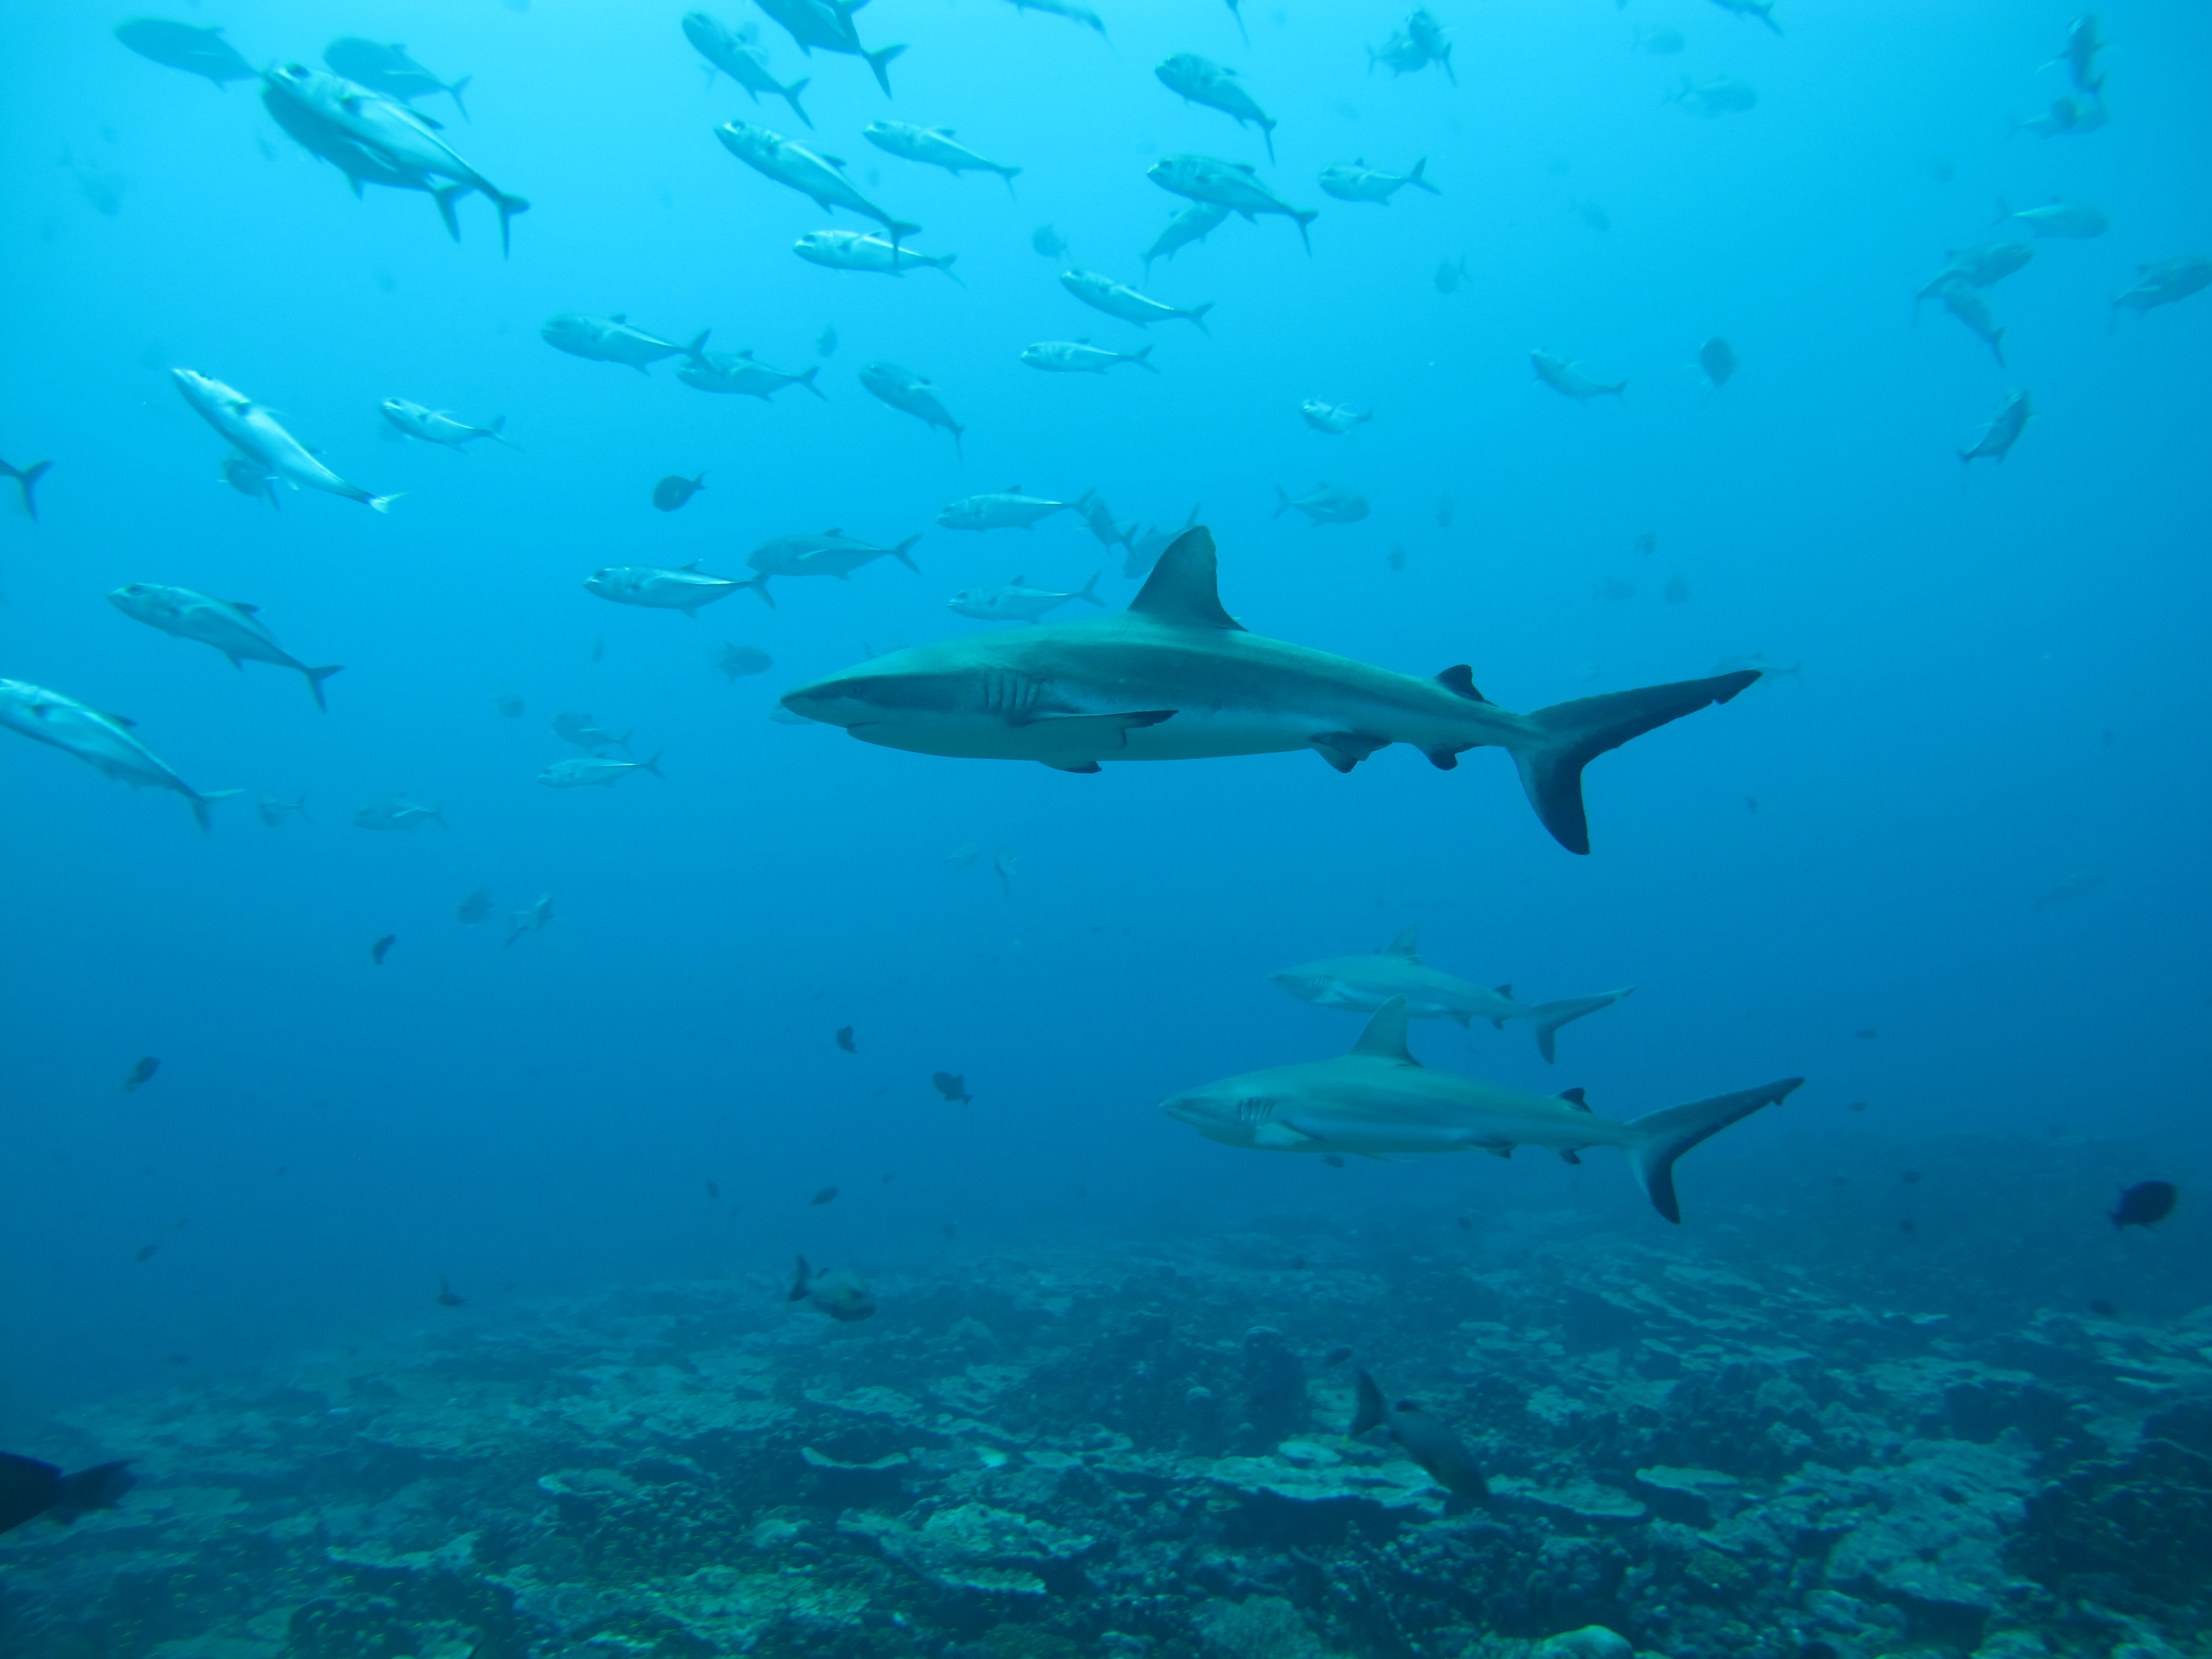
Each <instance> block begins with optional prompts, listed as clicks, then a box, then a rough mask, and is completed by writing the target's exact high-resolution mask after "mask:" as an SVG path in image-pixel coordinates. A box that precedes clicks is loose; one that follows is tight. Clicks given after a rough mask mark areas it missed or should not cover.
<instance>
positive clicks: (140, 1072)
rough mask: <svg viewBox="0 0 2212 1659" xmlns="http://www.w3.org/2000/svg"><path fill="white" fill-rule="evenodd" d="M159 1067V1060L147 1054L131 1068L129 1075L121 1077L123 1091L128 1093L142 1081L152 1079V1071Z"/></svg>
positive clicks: (156, 1070) (158, 1069)
mask: <svg viewBox="0 0 2212 1659" xmlns="http://www.w3.org/2000/svg"><path fill="white" fill-rule="evenodd" d="M160 1070H161V1061H160V1060H156V1059H155V1058H154V1056H153V1055H151V1054H149V1055H147V1056H146V1058H145V1059H143V1060H140V1061H139V1062H138V1063H137V1065H136V1066H132V1067H131V1075H130V1076H129V1077H126V1078H125V1079H123V1092H124V1093H125V1094H126V1095H127V1094H130V1093H131V1092H132V1091H134V1090H136V1089H137V1087H138V1085H140V1084H142V1083H150V1082H152V1081H153V1080H154V1073H156V1072H158V1071H160Z"/></svg>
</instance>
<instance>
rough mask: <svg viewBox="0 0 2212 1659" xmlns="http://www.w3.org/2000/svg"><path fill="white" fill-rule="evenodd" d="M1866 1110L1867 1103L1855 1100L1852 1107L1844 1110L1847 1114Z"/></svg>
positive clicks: (1849, 1106) (1851, 1104)
mask: <svg viewBox="0 0 2212 1659" xmlns="http://www.w3.org/2000/svg"><path fill="white" fill-rule="evenodd" d="M1866 1109H1867V1103H1866V1102H1864V1101H1863V1100H1855V1101H1853V1102H1852V1103H1850V1105H1848V1106H1846V1107H1844V1110H1845V1111H1847V1112H1863V1111H1864V1110H1866Z"/></svg>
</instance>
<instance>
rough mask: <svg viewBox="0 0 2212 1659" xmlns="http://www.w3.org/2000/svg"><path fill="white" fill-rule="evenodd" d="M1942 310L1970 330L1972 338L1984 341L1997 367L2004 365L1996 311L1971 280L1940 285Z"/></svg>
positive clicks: (2002, 341) (2001, 338) (2001, 331)
mask: <svg viewBox="0 0 2212 1659" xmlns="http://www.w3.org/2000/svg"><path fill="white" fill-rule="evenodd" d="M1943 309H1944V310H1946V311H1948V312H1949V313H1951V314H1952V315H1953V316H1954V317H1956V318H1957V319H1959V320H1960V322H1962V323H1964V324H1965V325H1966V326H1967V328H1968V329H1970V330H1972V332H1973V334H1974V335H1975V337H1977V338H1978V339H1979V340H1981V341H1982V342H1983V343H1984V344H1986V345H1987V346H1988V347H1989V349H1990V353H1991V354H1992V355H1993V356H1995V357H1996V360H1997V367H1998V368H2004V367H2005V355H2004V332H2005V331H2004V330H2003V329H2002V328H2000V327H1999V326H1998V325H1997V319H1996V313H1995V312H1993V311H1991V310H1990V302H1989V301H1987V300H1985V299H1984V298H1983V297H1982V291H1981V289H1978V288H1976V287H1975V286H1974V285H1973V284H1972V283H1957V282H1954V283H1945V284H1944V285H1943Z"/></svg>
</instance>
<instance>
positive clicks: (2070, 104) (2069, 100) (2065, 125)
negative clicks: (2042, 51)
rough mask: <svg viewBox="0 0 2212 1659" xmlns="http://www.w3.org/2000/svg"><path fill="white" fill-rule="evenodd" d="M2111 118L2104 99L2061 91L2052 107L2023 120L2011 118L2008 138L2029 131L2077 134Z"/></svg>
mask: <svg viewBox="0 0 2212 1659" xmlns="http://www.w3.org/2000/svg"><path fill="white" fill-rule="evenodd" d="M2111 119H2112V116H2111V114H2110V112H2107V111H2106V108H2105V100H2104V99H2103V98H2102V97H2101V96H2100V95H2098V94H2090V95H2089V96H2088V97H2087V98H2076V97H2075V96H2074V95H2073V94H2071V93H2061V94H2059V95H2058V96H2057V97H2056V98H2054V99H2052V100H2051V107H2050V108H2049V109H2047V110H2045V111H2044V112H2043V113H2042V114H2040V115H2031V116H2028V117H2027V118H2025V119H2023V118H2021V117H2020V116H2017V115H2015V116H2014V117H2013V118H2012V128H2011V131H2008V132H2007V133H2006V135H2005V136H2006V137H2011V136H2012V134H2013V133H2015V132H2032V133H2033V134H2034V135H2035V136H2036V137H2039V138H2065V137H2080V136H2081V135H2082V134H2085V133H2091V132H2094V131H2097V130H2098V129H2099V128H2100V127H2102V126H2104V125H2106V123H2107V122H2108V121H2110V120H2111Z"/></svg>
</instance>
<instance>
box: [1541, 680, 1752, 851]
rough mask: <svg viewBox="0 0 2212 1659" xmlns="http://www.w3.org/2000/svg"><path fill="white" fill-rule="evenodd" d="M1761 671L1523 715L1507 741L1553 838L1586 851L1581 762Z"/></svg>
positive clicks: (1726, 693)
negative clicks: (1517, 733) (1518, 733)
mask: <svg viewBox="0 0 2212 1659" xmlns="http://www.w3.org/2000/svg"><path fill="white" fill-rule="evenodd" d="M1757 678H1759V671H1758V670H1757V669H1755V668H1745V669H1740V670H1738V671H1736V672H1735V673H1733V674H1716V675H1714V676H1712V677H1711V678H1709V679H1702V680H1677V681H1675V682H1674V683H1673V684H1669V685H1647V686H1643V687H1640V688H1639V689H1638V690H1633V691H1610V692H1607V693H1606V694H1604V695H1603V696H1595V697H1578V698H1577V699H1576V700H1575V701H1574V702H1559V703H1553V705H1552V706H1551V707H1550V708H1540V709H1538V710H1537V711H1536V712H1535V713H1534V714H1529V715H1528V716H1526V717H1525V719H1526V722H1527V725H1528V728H1529V730H1528V734H1527V735H1526V736H1524V737H1522V738H1519V739H1517V740H1516V742H1515V743H1513V744H1510V745H1509V746H1510V748H1511V750H1512V754H1513V761H1514V764H1515V765H1516V766H1517V767H1518V768H1519V769H1520V771H1521V787H1522V789H1524V790H1526V791H1527V792H1528V804H1529V805H1531V806H1533V807H1534V808H1535V809H1536V816H1537V817H1539V818H1541V819H1542V820H1543V823H1544V828H1546V829H1548V830H1550V831H1551V832H1552V838H1553V840H1555V841H1557V842H1559V845H1560V846H1562V847H1564V848H1566V849H1567V850H1568V851H1569V852H1570V853H1587V852H1589V820H1588V819H1587V817H1585V816H1584V814H1583V767H1585V766H1587V765H1589V763H1590V762H1592V761H1594V760H1595V759H1596V758H1597V757H1599V756H1600V755H1602V754H1604V753H1605V752H1606V750H1608V749H1618V748H1620V745H1621V744H1624V743H1626V742H1627V741H1628V740H1629V739H1630V738H1640V737H1642V736H1643V735H1644V733H1645V732H1650V731H1655V730H1656V729H1657V728H1658V727H1660V726H1665V725H1666V724H1668V722H1669V721H1671V720H1680V719H1681V718H1682V716H1683V715H1685V714H1695V713H1697V711H1698V710H1699V709H1700V708H1705V706H1706V705H1708V704H1710V703H1716V702H1728V700H1729V698H1731V697H1733V696H1735V694H1736V693H1737V692H1739V691H1741V690H1743V689H1744V687H1746V686H1747V685H1749V684H1751V683H1752V682H1753V680H1755V679H1757Z"/></svg>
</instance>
